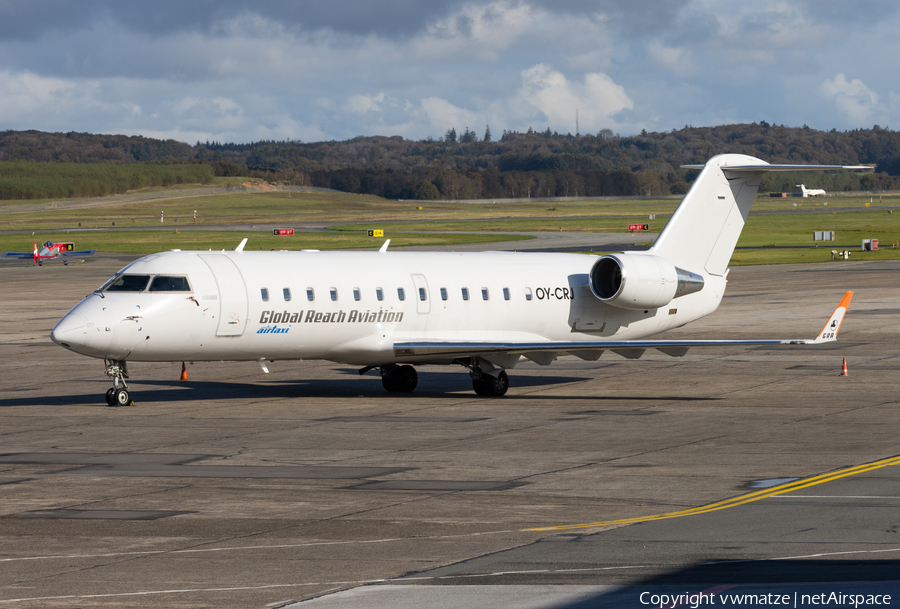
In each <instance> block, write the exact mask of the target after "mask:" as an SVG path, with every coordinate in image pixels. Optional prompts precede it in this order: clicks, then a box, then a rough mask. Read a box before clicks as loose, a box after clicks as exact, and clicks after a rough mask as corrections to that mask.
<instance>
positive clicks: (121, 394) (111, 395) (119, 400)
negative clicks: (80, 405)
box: [103, 360, 134, 406]
mask: <svg viewBox="0 0 900 609" xmlns="http://www.w3.org/2000/svg"><path fill="white" fill-rule="evenodd" d="M103 363H104V364H106V376H108V377H110V378H112V380H113V386H112V387H110V388H109V389H108V390H107V391H106V404H107V405H108V406H134V400H132V399H131V395H130V394H129V393H128V385H127V384H126V383H125V379H127V378H128V364H127V363H126V362H125V360H103ZM119 383H121V384H122V387H119Z"/></svg>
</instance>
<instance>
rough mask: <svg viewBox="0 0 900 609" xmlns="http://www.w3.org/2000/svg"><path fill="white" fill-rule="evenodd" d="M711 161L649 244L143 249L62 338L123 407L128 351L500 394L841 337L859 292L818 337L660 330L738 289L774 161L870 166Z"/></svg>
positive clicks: (72, 314) (90, 299)
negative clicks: (427, 367) (550, 378)
mask: <svg viewBox="0 0 900 609" xmlns="http://www.w3.org/2000/svg"><path fill="white" fill-rule="evenodd" d="M691 167H693V168H698V169H701V172H700V174H699V175H698V177H697V179H696V181H695V182H694V184H693V186H692V187H691V189H690V191H689V192H688V193H687V195H685V197H684V199H683V200H682V201H681V203H680V204H679V206H678V208H677V209H676V210H675V213H674V214H673V215H672V218H671V219H670V220H669V222H668V223H667V225H666V226H665V228H664V229H663V231H662V232H661V234H660V236H659V238H658V239H657V241H656V243H655V244H654V245H653V247H651V248H650V249H649V250H648V251H630V252H622V253H618V254H610V255H606V256H600V257H599V258H598V257H595V256H590V255H583V254H544V253H509V252H483V253H446V252H439V253H423V252H389V251H387V243H385V245H384V246H383V247H382V248H381V249H380V250H379V251H377V252H374V251H369V252H359V251H356V252H351V251H334V252H318V251H300V252H290V251H282V252H262V251H260V252H254V251H246V252H245V251H243V247H244V244H245V243H246V239H245V240H244V241H243V242H242V243H241V244H240V246H238V248H237V249H236V250H235V251H232V252H227V251H222V252H213V251H208V252H194V251H191V252H187V251H185V252H182V251H177V250H173V251H169V252H164V253H159V254H151V255H149V256H145V257H143V258H141V259H139V260H137V261H135V262H133V263H131V264H129V265H128V266H126V267H125V268H123V269H122V270H121V271H119V272H118V273H117V274H116V275H115V276H114V277H112V278H111V279H110V280H109V281H107V282H106V283H105V284H104V285H103V286H101V287H100V288H98V289H97V290H96V291H95V292H94V293H93V294H91V295H89V296H87V297H86V298H85V299H84V300H82V301H81V302H80V303H79V304H77V305H76V306H75V307H74V308H73V309H72V310H71V311H69V313H67V314H66V315H65V317H63V318H62V320H60V322H59V323H58V324H57V325H56V327H55V328H54V329H53V331H52V333H51V335H50V337H51V339H52V340H53V341H54V342H56V343H58V344H59V345H62V346H63V347H65V348H67V349H70V350H72V351H75V352H77V353H81V354H84V355H87V356H90V357H95V358H100V359H103V360H105V363H106V366H107V374H108V375H109V376H111V377H112V378H113V387H112V388H110V389H109V390H108V391H107V393H106V400H107V403H108V404H109V405H116V404H119V405H124V404H128V403H130V400H131V398H130V396H129V392H128V389H127V385H126V383H125V379H126V378H128V371H127V364H128V362H142V361H155V362H156V361H176V362H177V361H183V360H195V361H196V360H233V361H239V360H240V361H251V360H253V361H256V362H258V363H259V365H260V366H261V367H262V369H263V370H264V371H267V369H266V362H267V361H274V360H282V359H323V360H329V361H333V362H339V363H342V364H351V365H356V366H359V367H360V374H362V373H365V372H368V371H370V370H378V371H379V372H380V374H381V377H382V383H383V385H384V388H385V389H386V390H387V391H392V392H409V391H413V390H414V389H415V387H416V384H417V379H418V375H417V372H416V369H415V366H417V365H423V364H456V365H460V366H463V367H465V368H467V369H468V371H469V374H470V375H471V377H472V384H473V387H474V389H475V391H476V393H478V394H479V395H488V396H501V395H503V394H505V393H506V391H507V388H508V386H509V378H508V376H507V373H506V370H508V369H511V368H514V367H515V366H516V364H517V363H518V362H519V361H520V360H521V359H522V358H526V359H528V360H531V361H534V362H537V363H538V364H542V365H547V364H550V363H551V362H552V361H553V360H554V359H555V358H556V357H557V356H558V355H567V354H568V355H574V356H577V357H580V358H582V359H585V360H596V359H598V358H599V357H600V356H601V355H602V354H603V352H604V351H607V350H611V351H614V352H616V353H618V354H620V355H623V356H625V357H629V358H637V357H640V356H641V355H642V354H643V353H644V351H645V350H647V349H657V350H659V351H661V352H663V353H666V354H668V355H672V356H680V355H684V354H685V353H686V352H687V350H688V349H689V348H691V347H704V346H713V345H715V346H722V345H766V344H789V345H804V344H807V345H808V344H817V343H822V342H827V341H833V340H835V338H836V337H837V332H838V329H839V327H840V324H841V320H842V319H843V316H844V313H845V312H846V310H847V306H848V305H849V302H850V297H851V294H852V293H850V292H848V293H847V295H846V296H845V297H844V299H843V300H842V301H841V303H840V305H839V306H838V308H837V309H836V310H835V312H834V314H833V315H832V316H831V318H830V319H829V320H828V322H827V323H826V325H825V327H824V328H823V330H822V331H821V332H820V333H819V334H818V336H816V337H814V338H811V339H771V340H703V341H694V340H665V339H664V340H646V337H647V336H650V335H653V334H656V333H659V332H662V331H665V330H669V329H671V328H677V327H679V326H683V325H684V324H686V323H688V322H691V321H693V320H696V319H699V318H701V317H704V316H706V315H708V314H710V313H712V312H713V311H715V310H716V308H717V307H718V306H719V304H720V303H721V302H722V296H723V294H724V292H725V285H726V276H727V271H728V261H729V259H730V258H731V255H732V252H733V250H734V247H735V244H736V243H737V240H738V237H739V236H740V233H741V229H742V227H743V225H744V221H745V220H746V218H747V214H748V213H749V211H750V206H751V204H752V202H753V198H754V196H755V195H756V191H757V189H758V187H759V182H760V178H761V176H762V175H763V174H764V173H765V172H767V171H802V170H807V171H816V170H827V169H849V170H869V169H871V168H870V167H864V166H853V167H849V166H832V165H820V166H802V165H801V166H798V165H770V164H768V163H766V162H764V161H762V160H760V159H757V158H754V157H749V156H744V155H736V154H726V155H720V156H716V157H714V158H712V159H711V160H710V161H708V162H707V163H706V165H705V166H691Z"/></svg>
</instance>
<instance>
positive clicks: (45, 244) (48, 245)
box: [44, 241, 53, 247]
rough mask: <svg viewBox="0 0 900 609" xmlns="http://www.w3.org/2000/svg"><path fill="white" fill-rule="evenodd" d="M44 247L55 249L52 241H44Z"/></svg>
mask: <svg viewBox="0 0 900 609" xmlns="http://www.w3.org/2000/svg"><path fill="white" fill-rule="evenodd" d="M44 247H53V242H52V241H44Z"/></svg>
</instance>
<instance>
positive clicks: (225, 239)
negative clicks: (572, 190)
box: [0, 178, 900, 265]
mask: <svg viewBox="0 0 900 609" xmlns="http://www.w3.org/2000/svg"><path fill="white" fill-rule="evenodd" d="M245 181H247V180H246V179H244V178H217V179H216V180H215V181H214V182H215V183H214V184H213V185H212V186H223V185H226V184H230V185H232V186H234V185H239V184H241V183H243V182H245ZM157 190H161V191H165V189H157ZM172 193H173V198H170V199H163V200H154V201H149V202H147V201H144V202H135V203H120V202H117V203H113V204H108V205H100V206H86V207H83V208H76V209H44V210H41V211H31V212H15V213H2V214H0V230H20V231H21V230H28V231H34V232H35V235H34V236H32V235H30V234H26V235H22V234H19V235H0V250H3V251H28V250H30V249H31V243H32V242H34V241H37V242H42V241H46V240H48V239H49V240H53V241H75V242H76V247H77V248H78V249H93V248H97V249H99V250H101V251H111V252H123V253H150V252H155V251H161V250H162V249H172V248H180V249H196V248H198V247H199V248H201V249H208V248H212V249H231V248H233V247H235V246H236V245H237V244H238V243H239V242H240V240H241V239H242V238H244V237H249V238H250V242H249V244H248V246H247V248H248V249H258V248H262V249H273V248H275V249H339V248H366V247H379V246H380V245H381V243H382V241H381V240H380V239H372V238H368V237H366V236H365V232H364V231H365V230H366V229H369V228H378V229H382V230H384V231H385V236H386V237H388V238H391V239H392V247H402V246H408V245H448V246H452V245H453V244H459V243H484V242H490V241H497V240H511V239H513V238H516V237H511V236H509V235H502V236H501V235H498V234H496V233H498V232H503V233H514V234H515V233H523V232H538V231H560V230H564V231H567V232H604V233H615V232H620V233H626V232H627V227H628V224H630V223H640V224H645V223H646V224H649V225H650V230H651V232H658V231H660V230H661V229H662V228H663V226H664V225H665V223H666V222H667V221H668V219H669V217H670V216H671V214H672V212H673V211H674V210H675V208H676V206H677V205H678V203H679V201H677V200H647V201H645V200H641V201H627V200H617V201H567V202H553V203H547V202H539V201H535V202H522V203H511V202H504V201H495V202H488V203H466V202H432V203H429V202H422V201H389V200H385V199H381V198H378V197H374V196H368V195H366V196H362V195H355V194H349V193H338V192H311V193H297V192H282V191H276V192H264V191H259V192H257V191H249V192H236V193H233V194H225V195H200V196H191V197H186V198H185V197H179V196H178V194H177V193H178V191H177V190H173V191H172ZM867 202H869V198H868V197H828V198H824V199H823V198H815V199H813V198H810V199H799V198H787V199H781V198H778V199H776V198H769V197H758V198H757V200H756V201H755V202H754V206H753V212H752V213H751V215H750V217H749V219H748V222H747V225H746V226H745V227H744V231H743V233H742V235H741V239H740V241H739V242H738V248H739V249H738V251H736V252H735V256H734V258H733V264H735V265H745V264H772V263H786V262H813V261H824V260H830V259H831V250H832V249H837V250H843V249H848V250H851V251H854V252H856V253H855V254H854V259H859V258H860V257H862V256H866V257H871V258H885V259H886V258H900V248H898V249H893V248H891V244H892V242H893V241H900V210H898V212H897V213H893V212H892V210H891V208H892V207H893V206H895V205H900V197H885V198H884V199H883V202H881V203H879V201H878V199H877V198H873V199H872V204H871V206H870V207H866V205H865V204H866V203H867ZM4 203H7V202H0V209H2V207H3V205H4ZM419 207H421V208H422V209H419ZM836 209H840V210H841V211H836V212H835V211H834V210H836ZM194 210H197V218H198V222H197V224H194V223H193V221H192V220H193V213H194ZM805 211H811V212H816V213H802V212H805ZM160 212H163V213H164V216H165V223H164V224H162V225H161V223H160V221H159V219H160ZM761 212H780V213H768V214H767V213H761ZM651 214H654V215H656V219H655V220H649V218H648V216H649V215H651ZM361 219H365V222H360V220H361ZM351 223H352V224H351ZM225 224H228V225H246V226H247V228H248V230H247V231H221V230H216V229H215V228H214V227H215V226H216V225H225ZM262 224H265V225H277V226H283V227H286V228H288V227H294V226H296V225H299V224H320V225H322V226H330V227H331V228H332V229H334V230H332V231H328V232H310V233H297V234H296V235H295V236H294V237H273V236H272V235H271V234H270V233H269V232H267V231H264V230H260V229H259V228H258V226H259V225H262ZM186 225H190V226H191V227H192V228H193V227H195V226H196V227H203V226H210V230H208V231H194V230H177V229H179V227H182V228H183V227H185V226H186ZM162 226H164V227H165V229H166V230H155V231H134V230H129V231H123V230H121V229H122V228H141V227H154V228H161V227H162ZM78 229H81V231H79V232H71V233H67V232H66V231H67V230H73V231H78ZM85 229H94V230H85ZM253 229H256V230H253ZM817 230H825V231H828V230H834V231H835V232H836V234H837V240H836V241H835V242H820V243H819V247H818V248H816V247H815V244H814V243H813V241H812V233H813V231H817ZM454 231H456V232H468V233H472V232H477V233H482V234H453V232H454ZM432 232H435V233H437V234H424V233H432ZM440 233H447V234H440ZM518 238H526V237H522V236H520V237H518ZM863 238H876V239H879V241H880V243H881V249H880V250H879V251H878V252H871V253H863V252H861V251H860V240H861V239H863ZM785 246H791V247H789V248H786V247H785ZM741 248H765V249H741Z"/></svg>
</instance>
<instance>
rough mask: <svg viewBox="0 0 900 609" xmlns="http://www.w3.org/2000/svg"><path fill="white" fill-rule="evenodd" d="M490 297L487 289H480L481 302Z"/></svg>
mask: <svg viewBox="0 0 900 609" xmlns="http://www.w3.org/2000/svg"><path fill="white" fill-rule="evenodd" d="M490 297H491V295H490V294H489V293H488V289H487V288H481V299H482V300H488V299H489V298H490Z"/></svg>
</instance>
